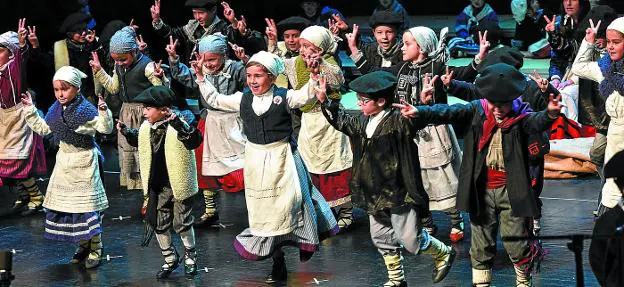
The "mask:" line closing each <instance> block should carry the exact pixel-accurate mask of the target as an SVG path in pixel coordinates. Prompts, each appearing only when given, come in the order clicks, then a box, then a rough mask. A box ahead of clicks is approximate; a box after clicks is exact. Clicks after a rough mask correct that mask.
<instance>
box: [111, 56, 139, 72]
mask: <svg viewBox="0 0 624 287" xmlns="http://www.w3.org/2000/svg"><path fill="white" fill-rule="evenodd" d="M110 55H111V58H113V60H114V61H115V65H117V66H122V67H124V68H128V67H130V65H131V64H132V62H133V61H134V54H133V53H124V54H117V53H111V54H110Z"/></svg>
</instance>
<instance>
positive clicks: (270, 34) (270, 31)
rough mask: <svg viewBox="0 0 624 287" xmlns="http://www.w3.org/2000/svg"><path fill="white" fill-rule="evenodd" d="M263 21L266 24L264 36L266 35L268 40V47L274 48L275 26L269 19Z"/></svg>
mask: <svg viewBox="0 0 624 287" xmlns="http://www.w3.org/2000/svg"><path fill="white" fill-rule="evenodd" d="M264 21H265V22H266V24H267V27H266V31H265V33H266V35H267V39H268V40H269V43H268V45H269V46H275V45H276V44H277V41H278V40H277V25H275V20H273V19H270V18H264Z"/></svg>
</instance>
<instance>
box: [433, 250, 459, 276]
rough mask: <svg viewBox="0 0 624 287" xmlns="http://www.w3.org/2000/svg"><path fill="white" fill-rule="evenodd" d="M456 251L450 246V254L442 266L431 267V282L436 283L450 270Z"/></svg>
mask: <svg viewBox="0 0 624 287" xmlns="http://www.w3.org/2000/svg"><path fill="white" fill-rule="evenodd" d="M456 255H457V252H455V249H453V248H451V254H450V256H449V257H448V259H447V260H446V261H445V262H444V266H442V268H440V269H438V268H437V267H436V268H434V269H433V276H432V277H433V283H438V282H440V281H442V280H443V279H444V277H446V275H448V273H449V271H451V267H452V266H453V262H454V261H455V256H456Z"/></svg>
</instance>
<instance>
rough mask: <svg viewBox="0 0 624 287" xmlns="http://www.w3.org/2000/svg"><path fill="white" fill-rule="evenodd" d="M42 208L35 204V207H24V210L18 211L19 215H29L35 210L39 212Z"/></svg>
mask: <svg viewBox="0 0 624 287" xmlns="http://www.w3.org/2000/svg"><path fill="white" fill-rule="evenodd" d="M42 209H43V206H42V205H39V206H36V207H35V208H28V207H26V210H24V211H22V212H21V213H20V215H21V216H29V215H33V214H35V213H37V212H39V211H40V210H42Z"/></svg>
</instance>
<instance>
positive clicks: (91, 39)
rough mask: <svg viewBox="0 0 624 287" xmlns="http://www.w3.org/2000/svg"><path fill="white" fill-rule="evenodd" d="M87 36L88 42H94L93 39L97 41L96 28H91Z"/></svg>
mask: <svg viewBox="0 0 624 287" xmlns="http://www.w3.org/2000/svg"><path fill="white" fill-rule="evenodd" d="M85 38H86V39H87V42H89V43H93V41H95V30H89V31H88V32H87V36H86V37H85Z"/></svg>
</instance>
